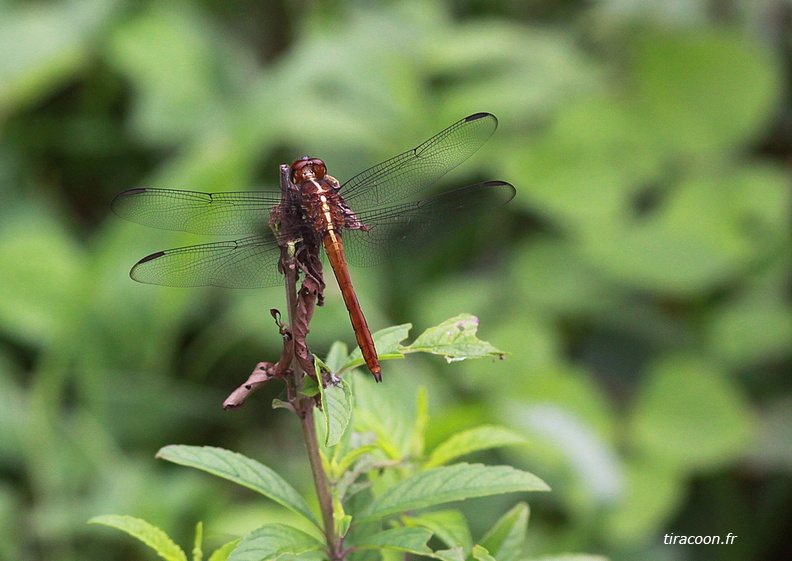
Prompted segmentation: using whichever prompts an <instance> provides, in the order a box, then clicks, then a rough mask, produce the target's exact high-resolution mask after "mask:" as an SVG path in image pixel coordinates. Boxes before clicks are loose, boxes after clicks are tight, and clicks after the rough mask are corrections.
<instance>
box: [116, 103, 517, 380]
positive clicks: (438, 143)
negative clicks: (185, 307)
mask: <svg viewBox="0 0 792 561" xmlns="http://www.w3.org/2000/svg"><path fill="white" fill-rule="evenodd" d="M497 126H498V120H497V119H496V118H495V116H494V115H492V114H490V113H475V114H473V115H470V116H468V117H465V118H464V119H461V120H460V121H457V122H456V123H454V124H453V125H451V126H450V127H448V128H446V129H445V130H443V131H441V132H439V133H438V134H436V135H434V136H433V137H432V138H430V139H429V140H427V141H425V142H423V143H422V144H419V145H418V146H416V147H415V148H413V149H412V150H408V151H406V152H403V153H402V154H399V155H398V156H395V157H393V158H390V159H388V160H385V161H384V162H382V163H379V164H377V165H375V166H372V167H370V168H368V169H366V170H364V171H362V172H360V173H358V174H357V175H355V176H354V177H352V178H351V179H349V180H348V181H346V182H344V183H340V182H339V181H337V180H336V179H335V178H333V177H332V176H330V175H328V174H327V167H326V165H325V163H324V162H323V161H322V160H320V159H318V158H311V157H308V156H306V157H303V158H300V159H298V160H296V161H295V162H294V163H293V164H292V165H291V168H290V170H289V172H288V180H287V181H286V182H285V183H286V185H285V186H283V185H282V186H281V189H280V190H271V191H240V192H223V193H200V192H195V191H183V190H175V189H154V188H134V189H128V190H126V191H124V192H122V193H120V194H119V195H117V196H116V197H115V199H114V200H113V202H112V205H111V207H112V210H113V212H115V214H117V215H118V216H120V217H121V218H124V219H126V220H130V221H132V222H136V223H138V224H141V225H144V226H150V227H155V228H160V229H165V230H177V231H183V232H190V233H194V234H205V235H223V236H245V237H242V238H239V239H234V240H228V241H218V242H212V243H205V244H200V245H191V246H188V247H180V248H175V249H167V250H164V251H158V252H156V253H153V254H151V255H148V256H146V257H144V258H143V259H141V260H140V261H138V263H137V264H136V265H135V266H134V267H132V270H131V271H130V276H131V277H132V278H133V279H134V280H136V281H138V282H141V283H147V284H155V285H163V286H176V287H188V286H217V287H226V288H264V287H268V286H275V285H277V284H279V283H281V282H283V281H282V276H281V272H280V271H279V269H278V262H279V259H280V258H281V248H282V247H285V246H286V244H292V246H294V245H297V246H299V245H300V244H301V243H302V244H313V247H323V248H324V252H325V253H326V255H327V258H328V260H329V262H330V265H331V267H332V270H333V273H334V275H335V277H336V280H337V282H338V286H339V288H340V290H341V294H342V297H343V300H344V303H345V305H346V308H347V310H348V312H349V317H350V321H351V323H352V327H353V329H354V332H355V337H356V339H357V343H358V346H359V347H360V350H361V352H362V355H363V358H364V361H365V363H366V366H367V368H368V369H369V371H370V372H371V374H372V375H373V376H374V378H375V379H376V380H377V381H381V380H382V374H381V371H382V369H381V367H380V364H379V360H378V358H377V351H376V348H375V346H374V342H373V340H372V337H371V332H370V330H369V328H368V324H367V323H366V318H365V316H364V315H363V312H362V310H361V307H360V303H359V301H358V298H357V295H356V293H355V289H354V287H353V284H352V279H351V276H350V273H349V269H348V267H347V264H348V263H349V264H352V265H355V266H371V265H378V264H381V263H384V262H386V261H389V260H392V259H396V258H399V257H404V256H406V255H408V254H409V253H411V252H413V251H415V250H417V249H419V248H420V247H422V246H423V245H425V244H427V243H429V242H431V241H433V240H435V239H437V238H439V237H441V236H444V235H446V234H448V233H449V232H452V231H454V230H457V229H460V228H462V227H465V226H467V225H469V224H470V223H472V222H474V221H475V220H477V219H480V218H483V217H485V216H488V215H491V214H492V213H493V212H494V211H495V210H497V209H498V207H500V206H502V205H504V204H506V203H508V202H509V201H510V200H512V198H514V196H515V193H516V191H515V188H514V186H512V185H511V184H509V183H506V182H505V181H485V182H483V183H477V184H475V185H468V186H467V187H461V188H457V189H454V190H450V191H446V192H443V193H440V194H436V195H433V196H429V197H427V198H422V199H421V198H420V195H421V194H422V193H424V192H425V191H426V190H427V188H428V187H430V186H431V185H433V184H434V183H436V182H437V181H438V180H439V179H440V178H441V177H443V176H444V175H445V174H446V173H447V172H448V171H450V170H451V169H453V168H455V167H457V166H458V165H459V164H461V163H462V162H463V161H465V160H466V159H468V158H469V157H470V156H471V155H472V154H473V153H474V152H476V151H477V150H478V149H479V148H480V147H481V146H482V145H483V144H484V143H485V142H486V141H487V140H488V139H489V138H490V137H491V136H492V134H493V133H494V132H495V129H496V128H497ZM284 167H286V166H284ZM416 198H417V199H418V200H413V199H416ZM400 201H407V202H400ZM395 203H398V204H395ZM273 209H277V210H276V213H277V214H278V216H288V217H290V218H289V223H288V224H285V223H284V224H282V226H283V227H282V228H275V229H273V228H271V227H270V219H271V213H272V212H273Z"/></svg>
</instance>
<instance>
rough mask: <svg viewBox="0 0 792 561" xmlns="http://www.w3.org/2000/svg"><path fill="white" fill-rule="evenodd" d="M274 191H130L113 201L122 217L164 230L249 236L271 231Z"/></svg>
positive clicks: (114, 209) (275, 197)
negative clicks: (270, 218) (269, 229)
mask: <svg viewBox="0 0 792 561" xmlns="http://www.w3.org/2000/svg"><path fill="white" fill-rule="evenodd" d="M279 202H280V193H279V192H275V191H244V192H233V193H199V192H196V191H178V190H175V189H149V188H136V189H128V190H126V191H124V192H122V193H120V194H119V195H117V196H116V198H115V199H113V203H112V205H111V208H112V209H113V212H115V213H116V214H117V215H118V216H120V217H121V218H124V219H126V220H130V221H132V222H137V223H138V224H142V225H144V226H151V227H153V228H160V229H162V230H177V231H180V232H191V233H193V234H205V235H232V236H239V235H250V234H261V233H262V232H265V231H267V230H268V226H267V223H268V221H269V216H270V210H271V209H272V207H273V206H275V205H276V204H278V203H279Z"/></svg>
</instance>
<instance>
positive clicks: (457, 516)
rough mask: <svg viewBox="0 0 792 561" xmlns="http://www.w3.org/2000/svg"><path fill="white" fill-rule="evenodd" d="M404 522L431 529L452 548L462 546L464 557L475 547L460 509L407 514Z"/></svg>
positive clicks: (408, 524)
mask: <svg viewBox="0 0 792 561" xmlns="http://www.w3.org/2000/svg"><path fill="white" fill-rule="evenodd" d="M403 522H404V524H405V525H407V526H422V527H424V528H427V529H429V530H431V531H432V533H433V534H434V535H435V536H436V537H437V538H439V539H440V540H441V541H442V542H443V543H444V544H446V545H447V546H448V547H450V548H461V549H462V552H463V554H462V557H463V559H464V557H465V556H466V555H467V554H468V553H470V550H471V549H472V548H473V538H472V537H471V535H470V528H469V527H468V523H467V520H466V519H465V517H464V516H463V515H462V513H461V512H459V511H458V510H438V511H435V512H427V513H425V514H421V515H420V516H406V517H404V519H403Z"/></svg>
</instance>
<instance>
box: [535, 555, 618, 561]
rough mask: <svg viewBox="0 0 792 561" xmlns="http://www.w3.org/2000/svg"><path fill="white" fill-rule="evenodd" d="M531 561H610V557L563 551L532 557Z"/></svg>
mask: <svg viewBox="0 0 792 561" xmlns="http://www.w3.org/2000/svg"><path fill="white" fill-rule="evenodd" d="M530 561H608V558H607V557H604V556H602V555H590V554H587V553H561V554H559V555H543V556H542V557H531V559H530Z"/></svg>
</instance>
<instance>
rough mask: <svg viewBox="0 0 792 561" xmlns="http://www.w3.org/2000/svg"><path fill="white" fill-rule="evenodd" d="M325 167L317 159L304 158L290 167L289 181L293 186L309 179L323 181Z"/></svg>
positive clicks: (325, 171)
mask: <svg viewBox="0 0 792 561" xmlns="http://www.w3.org/2000/svg"><path fill="white" fill-rule="evenodd" d="M326 173H327V166H325V163H324V162H323V161H322V160H320V159H319V158H309V157H308V156H304V157H302V158H300V159H299V160H297V161H296V162H294V163H293V164H292V166H291V180H292V183H294V184H295V185H297V184H299V183H301V182H302V181H305V180H309V179H324V177H325V174H326Z"/></svg>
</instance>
